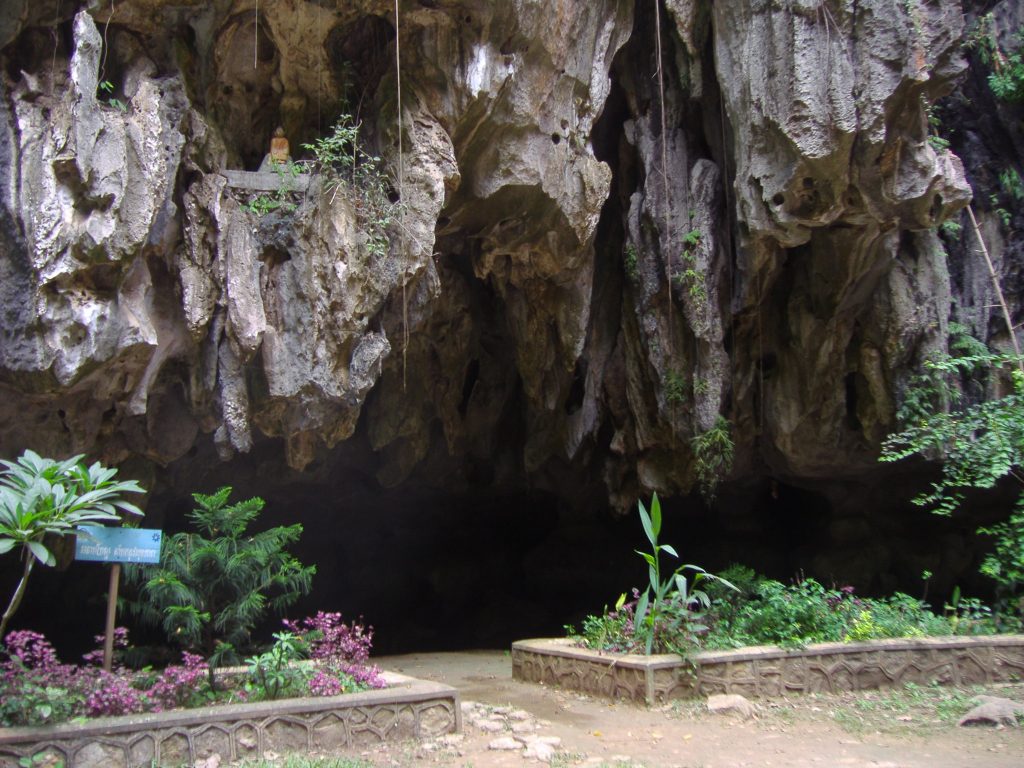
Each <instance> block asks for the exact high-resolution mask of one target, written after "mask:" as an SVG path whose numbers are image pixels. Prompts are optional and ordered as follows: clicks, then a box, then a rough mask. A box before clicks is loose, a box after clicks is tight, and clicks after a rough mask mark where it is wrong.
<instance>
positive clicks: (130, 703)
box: [0, 627, 208, 726]
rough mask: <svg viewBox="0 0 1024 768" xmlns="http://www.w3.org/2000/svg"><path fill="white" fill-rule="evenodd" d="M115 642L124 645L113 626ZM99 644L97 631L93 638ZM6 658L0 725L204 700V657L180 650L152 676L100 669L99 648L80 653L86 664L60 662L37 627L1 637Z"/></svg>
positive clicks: (1, 666)
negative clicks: (175, 660) (177, 659)
mask: <svg viewBox="0 0 1024 768" xmlns="http://www.w3.org/2000/svg"><path fill="white" fill-rule="evenodd" d="M116 631H117V635H116V636H115V645H118V646H120V647H122V648H124V647H127V645H128V633H127V630H126V629H124V628H123V627H119V628H118V629H117V630H116ZM96 641H97V643H99V644H102V642H103V637H102V636H100V637H97V638H96ZM4 646H5V650H6V653H7V659H6V660H5V661H3V662H0V725H4V726H13V725H47V724H52V723H59V722H64V721H66V720H70V719H71V718H74V717H105V716H113V715H127V714H132V713H137V712H160V711H163V710H166V709H172V708H175V707H187V706H196V705H200V704H203V703H205V702H206V701H207V700H208V699H207V697H206V695H205V676H206V673H207V667H206V662H205V661H204V660H203V659H202V657H200V656H196V655H195V654H190V653H185V654H183V663H182V664H180V665H179V664H173V665H171V666H168V667H167V668H166V669H164V670H163V671H162V672H160V673H159V674H158V675H156V676H155V678H154V677H153V676H152V675H149V676H147V675H145V674H138V673H131V672H129V671H128V670H126V669H124V667H115V669H114V671H113V672H104V671H103V670H102V669H100V668H99V666H98V665H97V664H95V663H92V662H94V661H95V660H96V659H100V660H102V651H101V652H99V656H97V652H95V651H94V652H90V653H88V654H86V655H85V660H86V664H85V665H83V666H78V665H75V664H64V663H62V662H61V661H60V659H58V657H57V653H56V651H55V650H54V648H53V646H52V645H51V644H50V642H49V641H48V640H47V639H46V638H45V637H44V636H43V635H41V634H39V633H38V632H32V631H30V630H20V631H17V632H11V633H10V634H8V635H7V637H6V638H5V639H4Z"/></svg>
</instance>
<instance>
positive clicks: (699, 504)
mask: <svg viewBox="0 0 1024 768" xmlns="http://www.w3.org/2000/svg"><path fill="white" fill-rule="evenodd" d="M209 450H210V452H211V454H212V447H211V448H210V449H209ZM281 456H282V451H281V446H280V444H279V442H278V441H274V440H265V441H263V442H261V443H260V444H258V446H257V448H256V449H255V450H254V452H253V453H252V454H251V455H250V456H248V457H244V458H240V459H236V460H235V461H232V462H228V463H225V464H221V463H219V462H216V461H214V460H212V455H210V456H206V455H204V451H202V450H200V451H199V452H198V453H197V454H196V455H195V456H193V457H191V458H189V459H183V460H182V461H181V462H178V464H177V465H173V466H171V467H169V468H168V469H167V470H166V471H165V472H162V473H161V474H160V475H159V476H158V483H157V486H156V488H155V490H154V492H153V493H151V494H150V497H149V500H148V508H147V515H146V518H145V521H144V523H143V525H144V526H146V527H159V528H162V529H163V530H164V531H165V533H170V532H174V531H176V530H181V529H183V527H184V526H185V513H186V512H188V511H189V510H190V509H191V508H192V502H191V499H190V498H189V497H188V495H187V493H186V492H185V491H184V490H182V489H183V485H182V482H183V480H184V478H186V477H187V478H190V480H191V484H190V486H189V488H190V490H191V489H197V490H200V491H202V492H212V491H213V490H215V489H216V488H218V487H220V486H221V485H232V486H233V487H235V488H236V493H235V495H234V496H233V499H234V500H239V499H241V498H248V497H249V496H252V495H259V496H261V497H263V498H264V499H266V501H267V505H266V508H265V510H264V512H263V514H262V515H261V516H260V518H259V519H258V522H257V524H256V525H255V526H254V529H256V530H258V529H260V528H262V527H269V526H271V525H276V524H290V523H294V522H299V523H301V524H302V525H303V528H304V532H303V536H302V538H301V540H300V542H299V544H298V545H297V546H296V547H294V548H293V551H294V552H295V554H297V555H298V556H299V559H300V560H302V561H303V562H304V563H307V564H308V563H315V564H316V565H317V575H316V577H315V578H314V581H313V591H312V593H311V595H309V596H308V597H306V598H304V599H303V600H302V601H300V602H299V603H298V604H297V605H295V606H294V607H293V608H292V609H291V610H290V611H289V614H290V616H291V617H292V618H299V617H302V616H305V615H312V614H313V613H315V612H316V611H318V610H325V611H340V612H341V613H342V614H343V616H344V617H345V618H346V619H355V618H358V617H363V618H364V619H365V621H366V622H367V623H368V624H371V625H373V627H374V628H375V630H376V636H375V642H374V647H375V653H377V654H384V653H389V654H390V653H409V652H420V651H444V650H464V649H477V648H507V647H508V646H509V644H510V643H511V642H512V641H513V640H516V639H521V638H526V637H540V636H556V635H560V634H562V633H563V632H564V629H563V627H564V625H566V624H575V625H576V626H577V627H578V626H579V623H580V621H581V620H582V619H583V617H584V616H586V615H587V614H588V613H599V612H600V611H601V609H602V607H603V606H605V605H611V604H614V602H615V600H616V599H617V598H618V596H619V594H621V593H622V592H624V591H627V590H628V589H630V588H631V587H633V586H637V587H639V586H642V584H643V583H644V580H645V579H646V572H645V566H644V564H643V562H642V561H641V559H640V558H639V557H638V556H637V555H636V554H635V553H634V550H636V549H643V548H644V547H645V545H646V541H645V540H644V537H643V533H642V530H641V526H640V524H639V520H638V518H637V516H636V515H635V514H630V515H626V516H619V515H615V514H614V513H612V512H611V511H610V510H608V509H607V508H600V507H599V506H591V505H586V506H580V505H578V504H576V503H574V500H573V499H567V498H560V497H559V495H558V494H556V493H554V492H552V491H550V490H541V489H530V488H527V487H525V486H522V487H518V488H515V487H511V486H509V487H505V488H498V487H496V486H490V485H487V484H477V485H473V486H470V487H467V488H466V489H465V490H463V491H461V492H451V491H445V490H443V489H440V488H438V487H431V486H430V485H429V484H428V483H426V482H423V481H422V479H417V478H416V477H414V478H412V479H410V481H408V482H407V483H405V484H403V485H401V486H398V487H395V488H390V489H388V488H383V487H381V486H380V485H379V484H378V483H377V481H376V480H375V479H374V478H373V475H372V472H367V471H365V469H366V467H365V466H364V467H362V468H356V467H355V466H354V465H353V464H346V463H345V462H344V461H338V462H333V463H332V464H331V465H328V464H326V463H325V464H322V465H320V466H317V467H314V468H313V471H312V473H307V474H300V473H297V472H294V471H292V470H289V469H288V468H287V467H285V465H284V462H283V460H282V459H281ZM347 458H348V459H349V460H351V459H353V458H354V457H352V456H349V457H347ZM920 477H921V475H920V474H918V475H917V479H918V481H919V480H920ZM908 482H911V480H910V478H909V477H908V476H899V475H895V474H894V473H892V472H891V471H880V472H879V473H878V475H877V476H875V477H873V478H871V479H870V481H858V482H856V483H849V484H847V485H845V486H844V487H842V488H840V489H839V490H836V488H837V484H836V483H835V482H832V483H830V488H832V491H831V492H830V494H831V495H830V496H826V495H825V494H824V493H822V492H820V491H819V490H815V489H810V488H806V487H804V488H798V487H795V486H792V485H788V484H786V483H784V482H782V481H781V480H777V479H772V478H763V479H759V480H757V481H752V482H748V483H727V484H724V485H723V486H721V488H720V491H719V494H718V497H717V499H716V500H715V501H714V502H713V504H711V505H708V504H706V503H704V502H703V501H702V500H700V499H699V497H684V498H672V499H666V500H664V502H663V508H664V510H665V524H664V529H663V534H662V541H663V542H665V543H672V544H673V545H674V546H675V547H676V548H677V549H678V550H679V551H680V553H681V554H682V556H683V557H684V559H685V560H686V561H687V562H692V563H697V564H699V565H701V566H703V567H706V568H707V569H709V570H711V571H719V570H722V569H724V568H726V567H727V566H729V565H730V564H733V563H741V564H743V565H747V566H749V567H752V568H754V569H755V570H757V571H758V572H762V573H764V574H765V575H768V576H770V577H773V578H777V579H780V580H792V579H798V578H801V577H804V576H807V577H814V578H816V579H818V580H819V581H822V582H823V583H825V584H826V585H835V586H845V585H847V584H849V585H852V586H854V587H855V588H856V590H857V593H858V594H864V595H877V594H887V593H891V592H892V591H894V590H900V591H905V592H907V593H908V594H911V595H912V596H915V597H920V596H921V595H922V592H923V590H924V589H925V585H924V582H922V580H921V573H922V571H923V570H926V569H927V570H929V571H931V572H932V573H933V574H934V576H933V577H932V579H931V581H930V582H929V584H928V587H927V589H928V592H927V596H928V599H929V601H930V602H931V603H932V604H933V605H934V606H938V607H941V605H942V601H943V600H944V599H945V598H947V597H948V595H949V593H950V591H951V590H952V589H953V587H955V586H959V587H960V588H961V589H962V590H963V593H964V594H965V595H971V596H974V595H978V596H980V597H982V598H991V590H990V588H989V586H988V585H987V584H986V583H985V580H984V579H983V578H982V577H980V576H979V575H978V573H977V566H978V563H979V561H980V559H981V557H982V554H983V552H984V548H985V545H986V542H985V541H984V539H983V537H978V536H976V535H975V534H974V533H973V531H974V530H975V529H976V527H977V526H978V525H979V524H984V523H985V522H987V521H988V520H989V519H990V518H994V517H997V516H998V506H999V505H998V503H997V502H998V499H996V498H986V499H984V500H982V499H978V500H976V502H980V503H975V504H973V505H972V512H971V517H970V519H967V518H964V519H946V518H939V517H936V516H934V515H930V514H928V513H927V512H924V511H922V510H920V509H918V508H916V507H914V506H913V505H911V504H909V503H908V502H904V501H897V500H898V499H899V500H902V499H906V498H909V496H910V494H909V493H902V492H896V491H895V490H894V489H899V490H900V491H902V488H903V487H904V486H906V484H907V483H908ZM840 485H841V484H840ZM242 494H244V496H243V495H242ZM996 495H999V494H996ZM985 502H988V503H989V504H990V506H985ZM65 557H66V558H70V553H66V554H65ZM12 563H14V558H10V559H9V562H7V563H6V564H5V570H4V572H3V579H2V581H0V585H2V587H3V588H4V589H5V590H11V589H13V584H14V582H15V576H16V573H15V570H16V569H14V568H12V567H11V566H12ZM106 586H107V569H106V567H105V566H102V565H99V564H95V563H66V564H65V567H63V568H60V567H59V568H57V569H52V568H40V569H38V570H37V572H36V573H35V574H34V575H33V580H32V582H31V583H30V585H29V590H28V594H27V598H26V601H25V603H24V605H23V607H22V609H21V610H20V611H19V613H18V614H17V616H16V617H15V619H14V622H13V623H12V628H31V629H34V630H36V631H41V632H44V633H45V634H46V635H47V636H48V637H51V638H53V639H54V640H55V643H56V645H57V648H58V651H59V652H60V653H61V655H62V657H64V658H67V659H73V658H75V657H76V656H77V655H78V654H80V653H83V652H85V651H87V650H90V649H91V647H92V640H91V638H92V636H93V635H97V634H99V633H100V632H101V627H102V623H103V615H104V609H105V593H106ZM5 594H9V591H8V592H6V593H5ZM122 623H125V624H127V625H128V626H129V627H130V628H131V630H132V636H133V638H135V639H136V641H137V642H139V643H140V644H143V643H147V642H148V643H153V644H160V643H161V642H162V640H163V638H162V636H161V635H159V634H154V633H153V632H152V631H149V632H146V631H138V630H137V628H135V627H131V623H130V621H124V620H122ZM277 626H278V624H277V620H276V619H269V620H268V621H267V622H265V624H264V625H263V626H262V627H261V628H260V631H259V633H258V635H257V638H256V639H257V640H264V639H269V635H270V633H271V632H273V631H276V627H277Z"/></svg>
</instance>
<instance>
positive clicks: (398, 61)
mask: <svg viewBox="0 0 1024 768" xmlns="http://www.w3.org/2000/svg"><path fill="white" fill-rule="evenodd" d="M395 82H396V84H397V90H398V104H397V116H396V118H395V120H396V122H397V124H398V126H397V127H398V201H399V205H400V208H399V211H398V250H399V253H400V256H399V258H400V259H401V266H402V269H401V280H402V391H403V392H404V391H405V387H406V383H407V382H406V374H407V372H408V358H409V297H408V288H407V287H406V279H405V268H406V266H407V265H406V259H407V256H406V253H405V188H404V185H405V167H404V157H403V152H402V149H403V148H402V28H401V24H400V20H399V14H398V0H395Z"/></svg>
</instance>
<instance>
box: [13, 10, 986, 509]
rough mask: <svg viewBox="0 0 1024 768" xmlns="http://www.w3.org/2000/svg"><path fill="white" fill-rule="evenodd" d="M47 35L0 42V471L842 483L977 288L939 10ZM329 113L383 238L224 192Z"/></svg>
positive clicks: (470, 483)
mask: <svg viewBox="0 0 1024 768" xmlns="http://www.w3.org/2000/svg"><path fill="white" fill-rule="evenodd" d="M63 5H64V4H57V3H51V2H40V3H32V4H27V3H25V4H21V5H19V4H18V3H15V6H16V7H15V11H16V12H15V13H14V14H13V15H11V14H7V15H5V16H4V18H3V19H0V58H2V64H3V65H4V66H3V67H2V68H0V90H2V93H3V98H2V99H0V134H2V135H0V311H2V313H3V317H4V325H3V335H2V336H0V388H2V390H3V393H4V395H5V397H4V398H2V400H3V404H2V405H0V452H2V453H4V454H5V455H7V454H11V453H15V452H17V451H20V450H21V449H23V448H25V447H32V448H34V449H36V450H38V451H41V452H44V453H47V452H48V453H69V452H72V451H85V452H89V453H91V454H93V455H95V456H96V457H97V458H100V459H103V460H105V461H108V462H123V461H126V460H128V459H130V458H132V457H140V458H143V459H145V460H147V461H149V462H154V463H156V464H160V465H167V464H171V463H173V462H175V461H179V460H180V461H185V462H187V461H188V458H187V457H188V456H189V455H190V453H194V452H195V450H197V449H198V448H200V447H202V446H204V445H212V446H213V447H214V448H215V449H216V451H217V453H218V455H219V456H220V458H221V459H223V460H230V459H232V458H233V457H238V456H239V455H241V456H243V457H244V455H245V454H247V453H250V452H251V451H253V449H254V447H255V446H257V445H277V443H275V442H274V441H275V440H279V441H280V450H279V451H278V452H279V453H280V455H281V456H282V461H283V463H286V464H287V465H288V466H289V467H291V468H293V469H295V470H303V469H304V468H308V467H310V465H314V466H315V463H316V462H317V461H318V460H329V461H341V462H345V461H349V460H352V461H357V460H358V461H360V462H363V463H364V464H365V467H363V469H364V470H365V471H366V472H367V473H368V474H371V475H373V476H374V477H375V478H376V481H377V482H378V483H381V484H383V485H396V484H399V483H402V482H418V483H423V484H426V485H428V486H435V485H443V486H445V487H449V488H463V489H465V488H471V487H489V488H502V487H524V486H533V485H537V486H545V487H548V488H552V489H554V490H556V492H558V493H560V494H563V495H565V496H566V497H571V496H574V495H575V492H574V490H573V484H572V483H570V482H568V481H567V478H572V480H573V482H575V483H577V484H578V485H577V487H579V486H586V487H587V488H588V490H587V492H586V494H583V496H585V497H586V498H587V499H592V498H594V497H595V496H604V497H605V498H606V499H607V500H609V501H610V503H611V505H612V506H614V507H618V508H625V507H627V506H628V505H630V504H631V503H632V502H633V500H635V498H636V495H637V494H638V493H641V492H643V493H647V492H649V491H651V490H657V491H660V492H663V493H686V492H689V491H690V490H691V489H692V488H693V487H694V485H695V483H697V482H700V481H703V480H704V479H705V478H704V476H703V474H702V473H706V472H707V465H708V458H709V457H708V456H707V455H702V454H701V450H702V449H700V448H698V447H697V446H699V445H701V440H702V439H703V438H704V437H706V436H707V435H709V434H714V433H715V430H721V429H722V428H723V424H725V423H726V421H727V422H728V426H727V432H728V434H729V435H730V438H729V439H731V440H732V441H734V442H735V446H736V460H737V463H736V472H737V473H754V474H765V475H772V476H779V477H785V478H789V479H791V480H798V479H800V478H816V477H823V476H829V475H833V474H836V473H856V472H860V471H864V469H865V468H866V467H870V466H871V465H872V463H873V462H874V452H875V451H876V449H877V445H878V442H879V440H880V439H881V438H882V437H883V436H884V435H885V433H886V432H887V431H888V430H889V429H891V428H892V426H893V418H894V412H895V408H896V406H897V404H898V401H899V397H900V391H901V387H902V386H903V384H904V382H905V380H906V378H907V376H908V375H909V374H910V372H911V371H912V369H913V368H914V366H916V365H918V364H919V363H920V361H921V359H922V358H923V357H924V356H925V355H926V354H927V353H928V352H929V351H930V350H932V349H936V348H938V347H940V346H942V345H944V344H945V341H946V336H947V323H948V321H949V318H950V311H951V306H952V305H953V304H954V302H955V299H956V295H957V292H958V291H960V292H963V291H968V290H969V292H970V293H971V295H972V296H973V295H974V294H979V301H980V300H981V299H980V295H981V294H982V293H984V290H985V289H984V286H983V285H982V284H981V283H979V282H978V281H974V282H972V281H970V280H967V281H962V280H952V281H951V278H950V271H949V269H948V266H947V262H946V254H945V252H944V250H943V242H942V241H941V240H940V239H939V237H938V235H937V234H936V231H935V228H936V227H937V226H938V225H939V224H941V223H942V222H943V221H944V220H946V219H947V218H949V217H950V216H953V215H954V214H955V213H956V211H957V210H958V209H960V208H961V207H963V206H964V205H965V204H966V202H967V201H968V199H969V198H970V194H971V193H970V187H969V186H968V185H967V182H966V180H965V175H964V168H963V165H962V164H961V162H960V160H959V159H958V157H957V156H956V155H954V154H953V153H952V152H950V151H949V149H943V148H936V147H935V146H934V142H930V141H929V140H928V139H929V136H928V131H929V129H928V110H929V108H930V107H931V105H933V104H934V103H935V102H936V101H937V100H938V99H939V98H940V97H942V96H944V95H945V94H947V93H949V91H950V90H951V89H952V88H953V86H954V84H955V82H956V80H957V78H958V77H960V76H961V73H962V70H963V63H962V61H961V59H960V58H959V53H958V51H959V47H960V43H961V40H962V35H963V21H962V18H961V13H960V7H959V4H958V3H955V2H953V1H952V0H936V1H935V2H928V3H925V2H912V3H895V4H894V3H882V2H878V1H876V0H858V1H857V2H853V0H829V1H828V2H823V3H822V2H815V3H810V2H805V1H804V0H786V2H781V3H779V2H768V1H767V0H737V1H736V2H728V3H710V2H703V1H702V0H668V1H667V2H666V3H665V4H664V6H663V7H655V6H654V5H653V4H637V5H634V3H633V2H629V0H598V1H596V2H582V1H581V0H557V1H556V2H536V1H535V0H513V1H511V2H500V3H477V2H470V1H469V0H436V2H435V1H431V2H420V3H402V4H401V16H400V18H398V19H397V20H396V19H395V18H394V6H393V4H391V3H389V2H384V1H383V0H358V1H357V2H350V3H323V2H307V1H306V0H288V2H280V3H261V4H260V5H259V6H258V7H257V6H256V5H255V4H254V3H253V2H251V0H224V1H223V2H216V3H206V2H198V0H196V1H195V2H192V1H189V2H181V1H180V0H177V1H176V2H169V1H165V0H123V1H122V2H119V3H117V4H116V6H114V5H111V6H110V7H107V5H106V4H104V3H90V4H86V7H84V8H82V9H75V8H70V7H69V8H64V7H63ZM67 5H71V4H67ZM398 59H400V61H401V66H400V68H398V67H397V65H396V61H397V60H398ZM399 92H400V93H401V99H400V101H399ZM341 114H348V115H350V116H351V117H352V118H353V119H358V120H359V121H361V124H362V127H361V129H360V136H361V139H360V140H361V142H362V143H363V146H364V149H365V150H366V151H367V154H368V155H377V156H379V157H380V158H382V159H381V163H382V165H383V167H385V168H386V171H387V177H386V180H385V181H382V182H381V184H382V189H380V190H378V192H379V193H380V195H383V196H385V197H386V198H388V199H389V200H390V201H391V206H392V207H389V208H387V210H383V209H372V210H371V209H368V208H367V205H366V204H365V199H364V198H363V197H361V196H360V194H359V191H358V190H357V189H354V188H352V186H351V183H350V182H349V181H346V180H345V178H344V177H343V178H342V179H341V181H340V182H339V181H338V180H337V179H332V178H331V177H330V176H329V175H327V174H322V173H319V172H317V169H316V168H315V167H312V166H311V167H308V168H305V170H306V171H309V172H311V173H312V178H311V182H310V184H309V186H308V189H306V191H305V192H304V193H302V194H297V193H293V192H291V191H290V188H289V186H288V183H289V182H288V179H287V177H286V174H287V173H288V172H287V171H285V172H283V173H282V176H281V187H280V188H279V189H278V190H277V191H276V192H273V191H271V192H264V193H262V195H259V194H257V193H256V192H252V191H247V190H245V189H239V188H237V187H236V186H232V184H230V183H229V182H228V180H227V178H226V177H225V175H224V174H223V171H225V170H228V169H233V170H255V168H256V166H258V165H259V163H260V161H261V160H262V158H263V155H264V154H265V152H266V148H267V146H268V144H269V139H270V136H271V134H272V132H273V130H274V128H275V127H277V126H279V125H280V126H282V127H283V128H284V129H285V132H286V134H287V135H288V137H289V138H290V140H291V150H292V155H293V157H295V158H296V159H298V158H305V159H309V158H310V152H309V151H308V150H307V149H305V148H304V147H303V145H304V144H308V143H312V142H314V141H315V140H316V139H317V138H320V137H323V136H325V135H329V134H330V133H331V130H332V125H333V124H334V121H335V119H336V118H338V117H339V115H341ZM349 149H351V148H349ZM380 195H379V196H378V197H380ZM375 227H376V229H374V228H375ZM997 229H998V227H997ZM374 232H377V234H376V235H375V234H374ZM380 232H383V233H384V235H383V236H380ZM971 274H974V272H971ZM965 286H966V287H965ZM976 314H977V316H976V317H973V320H972V323H973V325H974V327H977V328H981V327H983V326H985V325H986V322H987V317H988V314H987V311H986V312H981V311H980V310H978V311H977V312H976ZM983 335H984V334H983ZM723 419H724V420H725V421H723ZM347 457H349V458H347ZM350 457H358V459H356V458H350ZM367 457H372V458H367ZM242 460H244V459H242ZM601 485H603V486H604V487H603V489H601V488H600V486H601ZM594 486H597V487H598V489H599V490H598V491H597V492H596V493H595V492H594V491H593V487H594ZM577 501H583V498H582V497H581V498H578V499H577Z"/></svg>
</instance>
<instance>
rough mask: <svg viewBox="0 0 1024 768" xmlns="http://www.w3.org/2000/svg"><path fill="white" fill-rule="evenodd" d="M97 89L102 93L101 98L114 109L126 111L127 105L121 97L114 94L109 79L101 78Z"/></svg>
mask: <svg viewBox="0 0 1024 768" xmlns="http://www.w3.org/2000/svg"><path fill="white" fill-rule="evenodd" d="M97 89H98V90H99V91H100V93H102V94H103V96H102V100H103V101H104V102H105V103H106V104H108V105H110V106H111V107H113V108H114V109H116V110H117V111H118V112H127V111H128V105H127V104H125V103H124V102H123V101H122V100H121V99H118V98H116V97H115V96H114V84H113V83H112V82H110V81H109V80H101V81H100V83H99V85H98V86H97Z"/></svg>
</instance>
